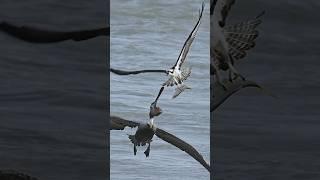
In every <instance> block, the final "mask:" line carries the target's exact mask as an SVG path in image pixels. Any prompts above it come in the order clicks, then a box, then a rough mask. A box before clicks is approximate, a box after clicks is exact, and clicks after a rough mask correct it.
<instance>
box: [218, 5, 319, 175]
mask: <svg viewBox="0 0 320 180" xmlns="http://www.w3.org/2000/svg"><path fill="white" fill-rule="evenodd" d="M319 8H320V4H319V1H316V0H310V1H299V0H291V1H286V0H281V1H265V0H258V1H256V0H255V1H254V0H250V1H243V2H242V1H237V2H236V3H235V5H234V6H233V8H232V11H231V16H230V21H231V22H239V21H241V20H245V19H250V17H251V18H252V17H255V16H256V15H257V14H259V13H260V12H261V11H262V10H266V14H265V16H264V17H263V18H262V19H263V23H262V24H261V25H260V27H259V29H260V37H259V38H258V40H257V46H256V47H255V48H254V49H253V50H252V51H250V53H249V56H248V57H247V58H246V59H244V60H242V61H241V62H239V63H238V65H236V66H237V67H238V69H239V71H240V72H241V73H242V74H243V75H245V76H246V77H247V78H248V79H250V80H254V81H257V82H259V83H261V84H262V85H263V86H265V87H266V88H267V89H268V90H270V91H272V92H273V93H274V94H276V95H277V96H278V97H279V98H278V99H273V98H271V97H267V96H265V95H261V93H259V92H257V91H256V90H254V89H250V90H249V89H246V90H243V91H241V92H240V93H238V94H236V95H235V96H233V97H231V98H230V99H229V100H228V101H227V102H226V103H225V104H223V105H222V106H221V107H220V108H219V109H218V110H217V111H216V112H215V115H214V128H213V131H214V134H215V135H214V159H215V165H214V167H215V175H216V176H215V179H228V180H231V179H235V180H242V179H243V180H247V179H297V180H298V179H319V178H320V173H319V167H320V161H319V155H320V154H319V148H320V143H319V138H320V133H319V127H320V121H319V117H320V113H319V107H320V101H319V100H320V94H319V90H320V85H319V83H320V81H319V76H320V73H319V65H320V61H319V59H320V57H319V45H318V43H319V40H320V36H319V33H318V32H319V30H320V26H319V15H320V14H319Z"/></svg>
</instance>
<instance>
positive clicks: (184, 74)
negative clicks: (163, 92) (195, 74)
mask: <svg viewBox="0 0 320 180" xmlns="http://www.w3.org/2000/svg"><path fill="white" fill-rule="evenodd" d="M203 10H204V2H203V3H202V8H201V11H200V12H199V19H198V21H197V23H196V25H195V27H194V28H193V30H192V31H191V33H190V35H189V37H188V38H187V40H186V41H185V43H184V45H183V47H182V49H181V51H180V54H179V57H178V59H177V61H176V63H175V64H174V65H173V66H172V68H170V69H169V70H168V71H167V75H169V76H170V77H169V79H168V80H167V81H166V82H165V83H163V84H162V86H167V87H168V86H174V85H176V86H177V88H176V91H175V94H174V95H173V98H175V97H177V96H178V95H179V94H180V93H181V92H183V91H184V90H185V89H190V88H189V87H188V86H186V85H184V84H183V81H184V80H186V79H187V78H188V77H189V76H190V74H191V68H189V67H182V65H183V63H184V62H185V60H186V57H187V54H188V52H189V49H190V47H191V44H192V42H193V40H194V38H195V36H196V33H197V31H198V29H199V26H200V21H201V18H202V14H203Z"/></svg>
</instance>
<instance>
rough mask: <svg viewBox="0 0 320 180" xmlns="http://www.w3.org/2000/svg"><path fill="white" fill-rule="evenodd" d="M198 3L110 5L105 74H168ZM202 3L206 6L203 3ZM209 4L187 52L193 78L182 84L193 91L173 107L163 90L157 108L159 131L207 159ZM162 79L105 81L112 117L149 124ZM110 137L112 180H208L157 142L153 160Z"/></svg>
mask: <svg viewBox="0 0 320 180" xmlns="http://www.w3.org/2000/svg"><path fill="white" fill-rule="evenodd" d="M201 2H202V1H200V0H199V1H191V0H188V1H185V0H174V1H149V0H137V1H127V0H121V1H120V0H119V1H118V0H117V1H115V0H114V1H112V2H111V19H110V20H111V21H110V22H111V63H110V64H111V67H113V68H119V69H126V70H136V69H145V68H148V69H167V68H170V67H171V66H172V65H173V64H174V63H175V61H176V59H177V57H178V54H179V52H180V49H181V48H182V45H183V43H184V41H185V40H186V38H187V36H188V35H189V33H190V32H191V30H192V28H193V27H194V25H195V23H196V21H197V18H198V14H199V13H198V11H199V9H200V7H201ZM207 3H208V2H207ZM209 26H210V25H209V5H208V4H207V6H206V9H205V12H204V17H203V19H202V24H201V26H200V29H199V31H198V34H197V37H196V38H195V40H194V42H193V46H192V47H191V50H190V51H189V55H188V60H187V62H188V65H190V66H192V75H191V77H189V79H188V80H187V81H186V84H188V85H189V86H191V87H192V88H193V89H192V90H190V91H186V92H184V93H182V94H181V95H180V96H179V97H177V98H176V99H174V100H172V99H171V97H172V95H173V88H169V89H165V91H164V92H163V94H162V96H161V97H160V100H159V102H158V105H159V106H160V107H161V108H162V109H163V114H162V115H160V116H159V117H157V118H156V120H155V123H156V125H157V126H158V127H160V128H162V129H164V130H167V131H168V132H170V133H173V134H175V135H176V136H178V137H180V138H181V139H183V140H185V141H187V142H188V143H190V144H191V145H193V146H194V147H195V148H196V149H197V150H199V152H200V153H201V154H203V156H204V157H205V159H207V160H208V161H209V160H210V155H209V154H210V153H209V152H210V145H209V144H210V143H209V142H210V141H209V140H210V136H209V132H210V129H209V126H210V113H209V99H210V98H209V97H210V96H209V83H210V80H209ZM166 79H167V77H166V76H165V75H164V74H141V75H132V76H117V75H114V74H111V84H110V85H111V96H110V104H111V107H110V112H111V114H113V115H118V116H121V117H124V118H127V119H130V120H137V121H147V120H148V113H149V105H150V103H151V102H152V101H153V100H154V99H155V97H156V95H157V93H158V91H159V89H160V86H161V83H163V82H164V81H165V80H166ZM134 132H135V129H132V130H131V129H126V130H125V131H112V132H111V136H110V139H111V144H110V158H111V179H189V180H194V179H209V173H208V172H207V170H206V169H205V168H204V167H202V166H201V165H200V164H199V163H198V162H197V161H195V160H194V159H193V158H191V157H189V156H188V155H187V154H186V153H185V152H182V151H181V150H179V149H177V148H176V147H174V146H172V145H170V144H168V143H166V142H164V141H162V140H161V139H159V138H157V137H155V138H154V141H153V142H152V144H151V154H150V157H149V158H146V157H145V156H144V154H143V151H144V150H145V147H143V148H139V149H138V153H137V156H134V155H133V145H132V144H131V143H130V142H129V140H128V138H127V133H129V134H133V133H134Z"/></svg>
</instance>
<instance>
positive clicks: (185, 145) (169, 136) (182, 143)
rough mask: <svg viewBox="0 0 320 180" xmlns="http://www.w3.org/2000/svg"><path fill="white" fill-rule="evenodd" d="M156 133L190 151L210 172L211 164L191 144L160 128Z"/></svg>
mask: <svg viewBox="0 0 320 180" xmlns="http://www.w3.org/2000/svg"><path fill="white" fill-rule="evenodd" d="M155 134H156V136H158V137H159V138H161V139H162V140H164V141H166V142H168V143H170V144H172V145H174V146H176V147H177V148H179V149H181V150H182V151H185V152H186V153H188V154H189V155H190V156H192V157H193V158H194V159H195V160H197V161H198V162H199V163H200V164H202V166H204V167H205V168H206V169H207V170H208V171H209V172H210V165H209V164H208V163H207V162H206V161H205V160H204V158H203V156H202V155H201V154H200V153H199V152H198V151H197V150H196V149H195V148H194V147H192V146H191V145H190V144H188V143H186V142H185V141H183V140H181V139H179V138H177V137H176V136H174V135H172V134H170V133H168V132H166V131H164V130H162V129H159V128H157V129H156V131H155Z"/></svg>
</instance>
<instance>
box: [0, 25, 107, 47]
mask: <svg viewBox="0 0 320 180" xmlns="http://www.w3.org/2000/svg"><path fill="white" fill-rule="evenodd" d="M0 30H1V31H3V32H6V33H7V34H9V35H11V36H14V37H16V38H18V39H21V40H24V41H27V42H32V43H54V42H60V41H66V40H74V41H83V40H88V39H91V38H95V37H97V36H109V35H110V28H109V27H103V28H97V29H90V30H79V31H69V32H63V31H50V30H44V29H39V28H36V27H28V26H16V25H13V24H11V23H8V22H2V23H0Z"/></svg>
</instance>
